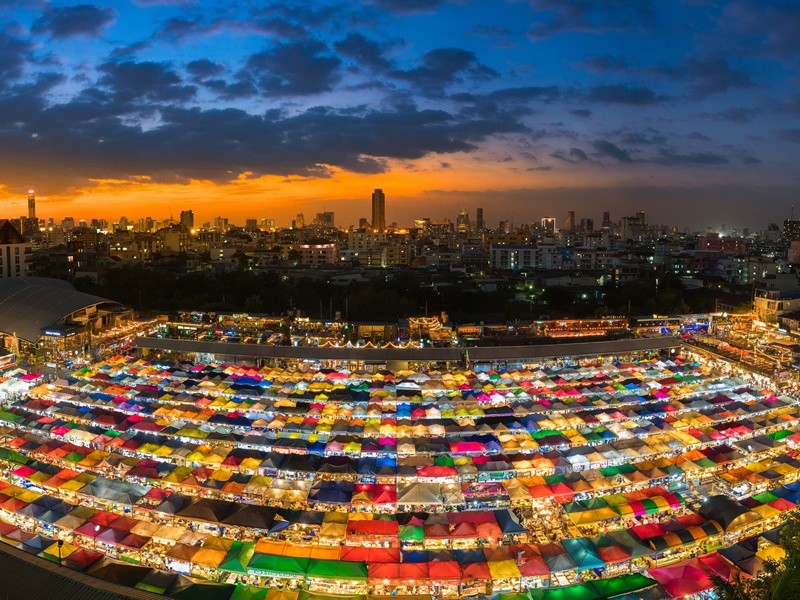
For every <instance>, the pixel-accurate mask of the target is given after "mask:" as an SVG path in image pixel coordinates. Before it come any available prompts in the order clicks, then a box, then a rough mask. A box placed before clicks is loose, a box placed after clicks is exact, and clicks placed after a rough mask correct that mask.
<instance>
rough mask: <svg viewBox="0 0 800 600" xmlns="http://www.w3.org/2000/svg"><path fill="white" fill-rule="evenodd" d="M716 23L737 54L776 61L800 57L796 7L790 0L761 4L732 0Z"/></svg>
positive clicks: (799, 20)
mask: <svg viewBox="0 0 800 600" xmlns="http://www.w3.org/2000/svg"><path fill="white" fill-rule="evenodd" d="M720 24H721V26H722V27H723V28H725V29H726V30H727V32H728V33H731V34H734V35H733V36H730V35H728V36H725V39H726V40H730V41H731V42H732V43H733V44H735V46H734V47H735V49H736V50H737V51H738V52H742V53H747V54H761V55H768V56H773V57H777V58H787V59H789V58H791V59H796V58H797V57H798V56H800V47H798V44H797V32H798V31H800V5H798V4H797V2H793V1H791V0H788V1H786V0H784V1H780V0H779V1H777V2H763V1H759V0H736V1H734V2H730V3H729V4H728V5H727V6H726V7H725V9H724V10H723V12H722V17H721V19H720Z"/></svg>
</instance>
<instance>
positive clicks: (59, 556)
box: [56, 540, 64, 567]
mask: <svg viewBox="0 0 800 600" xmlns="http://www.w3.org/2000/svg"><path fill="white" fill-rule="evenodd" d="M56 543H57V544H58V566H59V567H60V566H61V546H63V545H64V540H58V542H56Z"/></svg>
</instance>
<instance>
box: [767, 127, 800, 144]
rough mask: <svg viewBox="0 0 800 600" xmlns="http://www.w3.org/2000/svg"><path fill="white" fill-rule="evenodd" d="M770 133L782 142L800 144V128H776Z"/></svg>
mask: <svg viewBox="0 0 800 600" xmlns="http://www.w3.org/2000/svg"><path fill="white" fill-rule="evenodd" d="M772 133H773V134H775V137H777V138H778V139H779V140H783V141H784V142H791V143H793V144H800V129H776V130H774V131H773V132H772Z"/></svg>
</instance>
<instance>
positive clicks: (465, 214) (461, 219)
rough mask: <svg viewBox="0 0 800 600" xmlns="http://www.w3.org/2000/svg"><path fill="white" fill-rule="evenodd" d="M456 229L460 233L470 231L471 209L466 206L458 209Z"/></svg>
mask: <svg viewBox="0 0 800 600" xmlns="http://www.w3.org/2000/svg"><path fill="white" fill-rule="evenodd" d="M456 231H458V233H469V232H470V230H469V211H468V210H467V209H466V208H462V209H461V210H460V211H458V217H456Z"/></svg>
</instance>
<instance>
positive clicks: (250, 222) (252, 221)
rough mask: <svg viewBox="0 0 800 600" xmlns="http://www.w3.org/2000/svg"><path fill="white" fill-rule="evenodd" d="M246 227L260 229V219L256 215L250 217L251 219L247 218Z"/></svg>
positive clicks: (252, 229) (250, 229)
mask: <svg viewBox="0 0 800 600" xmlns="http://www.w3.org/2000/svg"><path fill="white" fill-rule="evenodd" d="M244 228H245V229H246V230H247V231H257V230H258V219H256V218H255V217H250V218H249V219H245V221H244Z"/></svg>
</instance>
